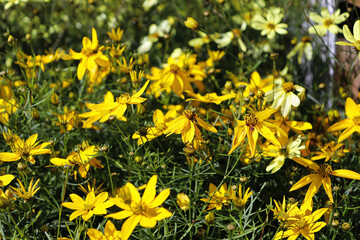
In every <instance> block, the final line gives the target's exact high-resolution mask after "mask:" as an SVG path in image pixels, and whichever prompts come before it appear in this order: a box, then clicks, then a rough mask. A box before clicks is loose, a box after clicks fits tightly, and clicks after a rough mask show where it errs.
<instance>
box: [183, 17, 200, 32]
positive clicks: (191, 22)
mask: <svg viewBox="0 0 360 240" xmlns="http://www.w3.org/2000/svg"><path fill="white" fill-rule="evenodd" d="M184 23H185V26H186V27H187V28H190V29H192V30H198V29H199V23H198V22H197V21H196V20H195V19H193V18H192V17H187V18H186V21H185V22H184Z"/></svg>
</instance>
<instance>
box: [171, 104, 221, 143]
mask: <svg viewBox="0 0 360 240" xmlns="http://www.w3.org/2000/svg"><path fill="white" fill-rule="evenodd" d="M197 125H200V126H201V127H203V128H205V129H206V130H208V131H210V132H214V133H217V130H216V128H214V127H213V126H212V125H210V124H209V123H207V122H205V121H204V120H202V119H201V118H199V117H198V115H197V114H196V113H195V112H194V111H192V110H184V111H183V113H182V115H181V116H180V117H177V118H176V119H174V120H172V121H171V122H169V124H168V128H167V129H166V130H165V132H164V133H165V134H167V136H169V135H171V134H173V133H175V134H181V139H182V141H183V143H184V144H188V143H192V141H193V140H194V137H196V138H197V139H199V140H202V137H201V132H200V129H199V128H198V127H197Z"/></svg>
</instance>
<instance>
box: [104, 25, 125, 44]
mask: <svg viewBox="0 0 360 240" xmlns="http://www.w3.org/2000/svg"><path fill="white" fill-rule="evenodd" d="M123 33H124V30H123V29H121V28H117V29H116V31H115V29H111V32H107V35H108V36H109V37H110V38H111V40H113V41H114V42H120V41H121V38H122V36H123Z"/></svg>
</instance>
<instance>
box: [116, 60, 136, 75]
mask: <svg viewBox="0 0 360 240" xmlns="http://www.w3.org/2000/svg"><path fill="white" fill-rule="evenodd" d="M116 62H117V64H118V65H119V69H120V71H121V72H123V73H126V74H128V73H130V72H131V71H132V70H133V68H134V66H135V63H136V60H134V58H133V57H131V58H130V60H129V62H127V61H126V58H125V57H122V58H121V61H119V60H116Z"/></svg>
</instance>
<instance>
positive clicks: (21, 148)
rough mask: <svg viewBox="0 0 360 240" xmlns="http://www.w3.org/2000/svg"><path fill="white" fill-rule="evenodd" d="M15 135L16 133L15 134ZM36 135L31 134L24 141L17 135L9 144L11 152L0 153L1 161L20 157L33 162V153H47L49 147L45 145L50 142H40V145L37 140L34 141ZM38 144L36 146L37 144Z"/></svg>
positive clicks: (10, 160)
mask: <svg viewBox="0 0 360 240" xmlns="http://www.w3.org/2000/svg"><path fill="white" fill-rule="evenodd" d="M15 136H16V135H15ZM37 137H38V135H37V134H33V135H31V136H30V137H29V138H28V139H27V140H26V141H24V140H22V139H21V138H19V137H18V136H16V139H15V141H14V143H13V144H12V145H10V146H11V150H12V151H13V152H12V153H8V152H2V153H0V161H3V162H13V161H17V160H20V159H23V160H25V161H29V162H30V163H32V164H34V163H35V159H34V157H33V156H34V155H40V154H49V153H51V150H50V149H46V148H45V147H46V146H48V145H50V144H51V143H50V142H46V143H42V144H40V145H38V144H39V142H36V139H37ZM37 145H38V146H37Z"/></svg>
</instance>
